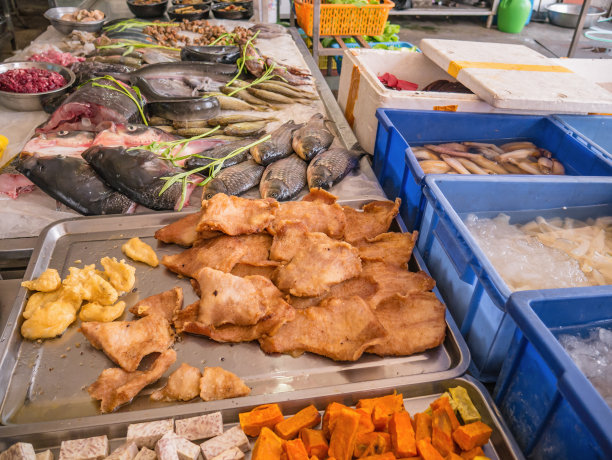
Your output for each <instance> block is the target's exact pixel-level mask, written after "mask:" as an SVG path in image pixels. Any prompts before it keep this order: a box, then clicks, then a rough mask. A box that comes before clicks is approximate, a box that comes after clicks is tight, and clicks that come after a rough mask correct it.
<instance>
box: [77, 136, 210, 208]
mask: <svg viewBox="0 0 612 460" xmlns="http://www.w3.org/2000/svg"><path fill="white" fill-rule="evenodd" d="M83 158H84V159H85V160H86V161H87V162H88V163H89V164H90V165H91V166H92V168H93V169H94V170H95V171H96V172H97V173H98V174H99V175H100V177H102V179H104V180H105V181H106V182H107V183H108V184H109V185H110V186H111V187H113V188H115V189H116V190H118V191H120V192H122V193H124V194H125V195H126V196H128V197H129V198H130V199H132V200H134V201H135V202H136V203H138V204H141V205H143V206H145V207H147V208H150V209H155V210H156V211H164V210H172V209H175V208H176V207H178V205H179V203H180V200H181V192H182V187H181V184H180V183H178V182H177V183H174V184H173V185H171V186H170V187H169V188H168V189H167V190H166V191H164V193H162V194H161V195H160V191H161V189H162V188H163V187H164V185H165V184H166V181H165V180H163V179H162V177H170V176H173V175H176V174H179V173H183V172H184V171H183V170H182V169H180V168H177V167H176V166H173V165H172V163H170V162H169V161H166V160H164V159H162V158H160V157H159V156H158V155H156V154H155V153H153V152H150V151H148V150H143V149H126V148H125V147H105V146H101V145H94V146H92V147H90V148H89V149H87V150H86V151H85V152H83ZM192 179H193V181H192V182H193V183H191V184H189V186H188V187H187V195H186V200H185V203H186V204H187V203H189V196H190V195H191V193H192V192H193V189H194V188H195V184H197V183H198V182H200V181H201V180H202V178H201V177H199V176H192Z"/></svg>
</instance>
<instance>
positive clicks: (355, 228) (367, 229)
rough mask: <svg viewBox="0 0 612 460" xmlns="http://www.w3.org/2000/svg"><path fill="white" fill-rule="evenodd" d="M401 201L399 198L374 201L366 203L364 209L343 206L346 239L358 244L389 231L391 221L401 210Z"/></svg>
mask: <svg viewBox="0 0 612 460" xmlns="http://www.w3.org/2000/svg"><path fill="white" fill-rule="evenodd" d="M400 203H401V200H400V199H399V198H396V199H395V202H393V201H372V202H371V203H368V204H366V205H364V206H363V207H362V208H361V209H362V211H358V210H356V209H353V208H351V207H350V206H343V207H342V209H344V215H345V217H346V228H345V230H344V240H345V241H346V242H348V243H351V244H356V243H359V242H362V241H365V240H367V239H368V238H374V237H375V236H378V235H380V234H381V233H385V232H387V231H389V227H390V226H391V222H393V219H394V218H395V216H397V213H398V212H399V207H400Z"/></svg>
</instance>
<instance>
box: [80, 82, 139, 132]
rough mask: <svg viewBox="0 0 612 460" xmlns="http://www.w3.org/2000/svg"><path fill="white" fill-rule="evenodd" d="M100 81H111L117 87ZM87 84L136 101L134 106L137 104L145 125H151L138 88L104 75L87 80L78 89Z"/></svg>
mask: <svg viewBox="0 0 612 460" xmlns="http://www.w3.org/2000/svg"><path fill="white" fill-rule="evenodd" d="M99 80H109V81H111V82H113V83H115V84H116V85H117V86H116V87H115V86H111V85H102V84H100V83H98V81H99ZM87 83H91V86H95V87H98V88H106V89H110V90H112V91H117V92H119V93H123V94H125V95H126V96H127V97H129V98H130V99H131V100H132V101H134V104H136V107H137V108H138V112H140V116H141V117H142V121H143V123H144V124H145V125H147V126H149V123H148V122H147V117H145V114H144V111H143V110H142V106H143V105H144V101H143V99H142V95H141V94H140V90H139V89H138V88H135V87H133V86H129V85H125V84H124V83H121V82H119V81H117V80H116V79H115V78H114V77H111V76H110V75H104V76H103V77H96V78H92V79H91V80H87V81H86V82H85V83H82V84H81V85H79V86H78V88H80V87H81V86H83V85H86V84H87ZM126 86H127V87H128V88H130V89H131V90H132V91H134V93H136V96H138V99H136V98H135V97H134V95H133V94H132V93H130V91H129V90H128V89H127V88H126ZM78 88H77V89H78Z"/></svg>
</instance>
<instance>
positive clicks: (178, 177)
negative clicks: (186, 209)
mask: <svg viewBox="0 0 612 460" xmlns="http://www.w3.org/2000/svg"><path fill="white" fill-rule="evenodd" d="M271 137H272V136H271V135H270V134H268V135H266V136H264V137H262V138H261V139H259V140H256V141H255V142H252V143H250V144H249V145H245V146H244V147H240V148H237V149H236V150H234V151H232V152H230V153H228V154H227V155H226V156H224V157H222V158H211V157H206V156H201V155H198V154H194V155H189V156H195V157H198V158H208V159H210V160H213V161H211V162H210V163H208V164H207V165H206V166H200V167H198V168H195V169H191V170H189V171H185V172H182V173H178V174H175V175H174V176H167V177H161V178H160V179H163V180H165V181H166V183H165V184H164V186H163V187H162V189H161V190H160V191H159V194H160V195H161V194H162V193H164V192H165V191H166V190H168V189H169V188H170V187H171V186H172V185H173V184H175V183H177V182H180V183H181V201H180V202H179V207H178V209H179V211H180V210H181V209H183V206H184V205H185V200H186V199H187V185H188V184H190V183H193V181H192V180H190V179H189V176H191V175H193V174H197V173H201V172H203V171H205V170H207V169H208V177H207V178H205V179H204V180H203V181H201V182H200V183H198V184H197V186H198V187H204V186H205V185H206V184H208V183H209V182H210V181H211V180H213V179H214V178H215V177H216V175H217V174H218V173H219V171H221V168H223V163H225V161H227V160H229V159H230V158H232V157H235V156H236V155H239V154H241V153H242V152H244V151H245V150H248V149H250V148H251V147H254V146H256V145H258V144H261V143H262V142H265V141H267V140H269V139H270V138H271Z"/></svg>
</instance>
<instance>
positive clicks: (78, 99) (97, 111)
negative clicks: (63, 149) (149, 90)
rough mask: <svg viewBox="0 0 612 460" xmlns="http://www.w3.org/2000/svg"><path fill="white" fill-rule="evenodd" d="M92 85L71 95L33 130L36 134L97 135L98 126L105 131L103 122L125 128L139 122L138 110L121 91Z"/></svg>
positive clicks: (86, 85)
mask: <svg viewBox="0 0 612 460" xmlns="http://www.w3.org/2000/svg"><path fill="white" fill-rule="evenodd" d="M94 83H95V82H90V83H86V84H85V85H83V86H81V87H80V88H79V89H77V90H76V91H75V92H74V93H72V94H71V95H70V96H69V97H68V98H67V99H66V101H65V102H64V103H63V104H62V105H60V106H59V107H58V108H57V110H55V112H53V114H52V115H51V118H49V120H48V121H47V122H46V123H43V124H42V125H41V126H39V127H38V128H36V132H38V133H48V132H52V131H75V130H84V131H100V130H101V127H102V126H104V127H106V126H105V124H104V122H109V121H111V122H113V123H124V124H127V123H136V122H138V121H139V120H141V119H140V112H139V110H138V106H137V105H136V104H135V103H134V101H133V100H132V99H131V98H129V97H128V96H127V95H125V94H124V93H122V92H121V91H115V90H112V89H108V88H103V87H101V86H94V85H93V84H94ZM108 84H109V85H113V83H111V82H108ZM126 88H127V87H126ZM128 91H131V90H130V89H128ZM133 95H134V97H135V98H136V99H138V96H137V95H135V94H133ZM102 129H103V128H102Z"/></svg>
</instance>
